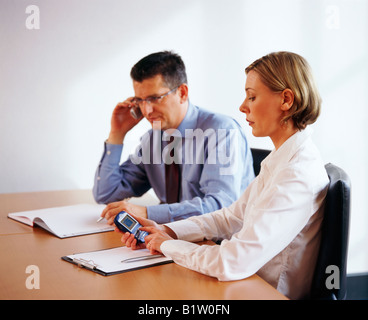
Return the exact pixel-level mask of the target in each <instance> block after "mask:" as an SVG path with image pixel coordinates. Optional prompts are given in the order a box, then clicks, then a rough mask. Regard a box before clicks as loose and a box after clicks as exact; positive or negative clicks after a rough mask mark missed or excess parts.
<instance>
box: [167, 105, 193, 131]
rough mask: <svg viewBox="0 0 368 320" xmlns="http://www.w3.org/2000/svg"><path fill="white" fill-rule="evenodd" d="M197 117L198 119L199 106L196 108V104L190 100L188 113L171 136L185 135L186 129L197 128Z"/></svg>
mask: <svg viewBox="0 0 368 320" xmlns="http://www.w3.org/2000/svg"><path fill="white" fill-rule="evenodd" d="M197 119H198V108H195V107H194V105H193V104H192V103H191V102H190V101H188V110H187V113H186V114H185V117H184V119H183V120H182V122H181V123H180V125H179V126H178V127H177V128H176V129H175V130H174V131H173V132H172V134H171V136H174V137H185V136H186V135H185V130H186V129H196V128H197ZM163 134H164V136H167V134H166V133H165V132H164V133H163Z"/></svg>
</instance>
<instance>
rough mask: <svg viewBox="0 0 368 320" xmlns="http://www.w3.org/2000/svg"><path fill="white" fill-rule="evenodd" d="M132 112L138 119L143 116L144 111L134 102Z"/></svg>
mask: <svg viewBox="0 0 368 320" xmlns="http://www.w3.org/2000/svg"><path fill="white" fill-rule="evenodd" d="M130 114H131V116H132V117H133V118H134V119H136V120H138V119H140V118H141V117H142V111H141V109H140V108H139V107H138V106H137V105H136V104H133V105H132V106H131V107H130Z"/></svg>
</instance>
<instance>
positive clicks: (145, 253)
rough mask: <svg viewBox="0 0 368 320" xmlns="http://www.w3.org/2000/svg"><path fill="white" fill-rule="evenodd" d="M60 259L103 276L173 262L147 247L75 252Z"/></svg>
mask: <svg viewBox="0 0 368 320" xmlns="http://www.w3.org/2000/svg"><path fill="white" fill-rule="evenodd" d="M61 259H62V260H64V261H67V262H70V263H72V264H74V265H77V266H79V267H81V268H85V269H87V270H90V271H93V272H96V273H98V274H100V275H103V276H110V275H115V274H120V273H124V272H129V271H134V270H139V269H144V268H149V267H153V266H158V265H163V264H167V263H172V262H173V260H172V259H170V258H168V257H165V256H163V255H160V256H152V255H151V254H150V252H149V250H148V249H141V250H132V249H130V248H127V247H117V248H111V249H103V250H98V251H90V252H84V253H77V254H72V255H68V256H63V257H61ZM132 260H133V261H132Z"/></svg>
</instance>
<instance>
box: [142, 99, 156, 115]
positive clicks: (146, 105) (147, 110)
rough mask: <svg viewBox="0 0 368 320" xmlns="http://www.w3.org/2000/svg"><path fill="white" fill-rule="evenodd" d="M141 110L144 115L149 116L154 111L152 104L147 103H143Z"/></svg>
mask: <svg viewBox="0 0 368 320" xmlns="http://www.w3.org/2000/svg"><path fill="white" fill-rule="evenodd" d="M141 110H142V113H143V114H144V115H149V114H150V113H152V111H153V107H152V105H151V103H149V102H147V101H142V105H141Z"/></svg>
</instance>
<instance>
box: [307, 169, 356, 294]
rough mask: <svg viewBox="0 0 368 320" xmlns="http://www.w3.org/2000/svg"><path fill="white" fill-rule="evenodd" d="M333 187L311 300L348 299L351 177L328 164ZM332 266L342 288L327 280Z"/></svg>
mask: <svg viewBox="0 0 368 320" xmlns="http://www.w3.org/2000/svg"><path fill="white" fill-rule="evenodd" d="M325 168H326V171H327V174H328V177H329V179H330V186H329V188H328V191H327V195H326V203H325V209H324V218H323V222H322V239H321V246H320V249H319V254H318V260H317V265H316V268H315V271H314V276H313V282H312V290H311V296H310V298H311V299H319V300H344V299H346V293H347V292H346V264H347V252H348V240H349V217H350V188H351V183H350V179H349V176H348V175H347V174H346V173H345V171H344V170H342V169H341V168H339V167H337V166H335V165H333V164H331V163H329V164H326V165H325ZM328 266H337V267H338V270H339V283H338V287H339V288H336V289H335V288H334V289H328V288H327V286H326V280H327V278H328V277H329V276H331V275H332V272H331V274H330V273H327V272H326V268H327V267H328Z"/></svg>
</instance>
